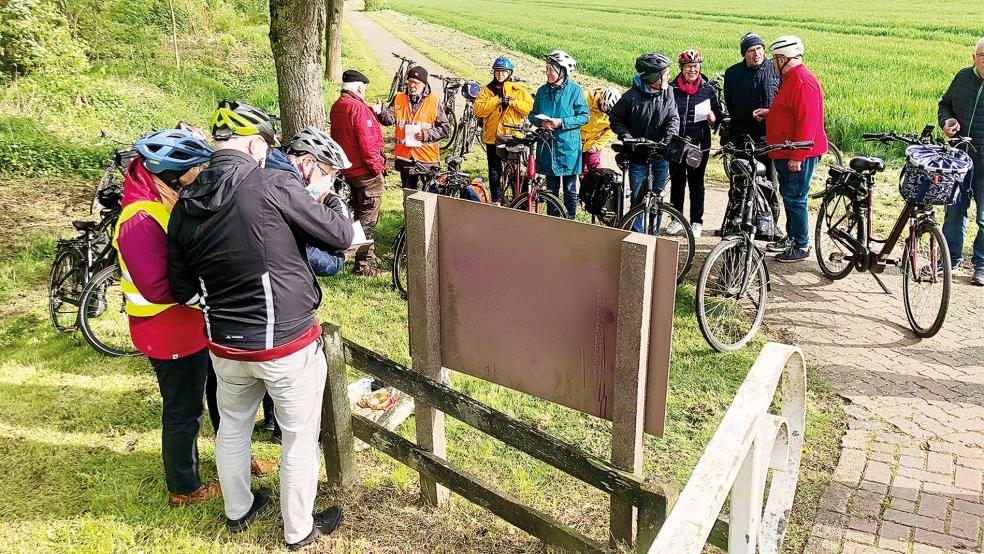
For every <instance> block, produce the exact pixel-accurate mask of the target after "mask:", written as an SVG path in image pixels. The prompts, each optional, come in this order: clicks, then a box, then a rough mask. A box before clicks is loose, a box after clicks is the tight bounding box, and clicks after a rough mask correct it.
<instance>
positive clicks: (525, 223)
mask: <svg viewBox="0 0 984 554" xmlns="http://www.w3.org/2000/svg"><path fill="white" fill-rule="evenodd" d="M437 226H438V227H439V229H440V232H439V233H438V268H439V278H440V323H441V326H440V327H441V362H442V365H443V366H445V367H448V368H451V369H454V370H456V371H460V372H462V373H466V374H468V375H472V376H475V377H478V378H481V379H484V380H486V381H490V382H492V383H496V384H499V385H502V386H505V387H508V388H510V389H514V390H517V391H520V392H524V393H527V394H531V395H534V396H537V397H539V398H543V399H545V400H549V401H551V402H555V403H557V404H561V405H564V406H567V407H570V408H573V409H576V410H579V411H581V412H584V413H588V414H591V415H594V416H597V417H601V418H605V419H608V420H611V419H612V398H613V396H612V395H613V382H614V379H613V375H614V368H615V350H616V349H615V344H616V334H617V325H616V322H617V320H618V297H619V290H618V288H619V271H620V267H619V266H620V247H621V246H620V245H621V241H622V239H623V238H625V237H626V236H627V235H628V234H629V232H627V231H621V230H615V229H609V228H605V227H601V226H597V225H588V224H583V223H577V222H571V221H567V220H563V219H558V218H553V217H546V216H537V215H532V214H528V213H525V212H521V211H517V210H510V209H503V208H498V207H494V206H488V205H481V204H477V203H474V202H467V201H462V200H457V199H453V198H447V197H441V198H439V199H438V203H437ZM656 242H657V246H656V249H655V253H654V255H655V258H656V259H655V262H654V268H655V270H654V272H653V281H652V284H651V286H652V314H651V321H650V333H649V357H648V371H647V379H646V384H647V386H646V402H645V422H644V429H645V431H646V432H647V433H649V434H652V435H656V436H660V435H662V432H663V424H664V417H665V410H666V392H667V376H668V373H669V361H670V338H671V334H672V330H673V304H674V294H675V289H676V285H675V276H676V267H677V244H676V242H674V241H671V240H657V241H656Z"/></svg>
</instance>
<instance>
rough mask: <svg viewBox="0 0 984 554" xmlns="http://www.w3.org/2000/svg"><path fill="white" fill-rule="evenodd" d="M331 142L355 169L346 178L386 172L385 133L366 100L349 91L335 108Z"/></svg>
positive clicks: (350, 169)
mask: <svg viewBox="0 0 984 554" xmlns="http://www.w3.org/2000/svg"><path fill="white" fill-rule="evenodd" d="M329 119H330V122H331V138H332V139H334V140H335V142H337V143H338V144H339V146H341V147H342V150H343V151H344V152H345V156H346V157H347V158H348V159H349V161H350V162H352V167H350V168H348V169H345V170H343V171H342V174H343V175H345V176H346V177H361V176H363V175H380V174H382V172H383V170H384V169H386V158H385V157H384V156H383V150H384V149H385V148H386V143H385V142H383V130H382V128H381V127H380V125H379V120H377V119H376V114H375V113H374V112H373V111H372V109H371V108H369V106H367V105H366V103H365V102H363V101H362V99H360V98H358V97H357V96H355V95H354V94H352V93H351V92H349V91H347V90H343V91H342V95H341V96H339V97H338V100H336V101H335V103H334V104H332V105H331V113H330V114H329Z"/></svg>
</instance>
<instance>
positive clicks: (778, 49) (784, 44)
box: [769, 35, 804, 58]
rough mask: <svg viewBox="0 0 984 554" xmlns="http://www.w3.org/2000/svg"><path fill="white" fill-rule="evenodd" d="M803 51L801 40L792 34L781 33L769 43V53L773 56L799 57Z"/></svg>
mask: <svg viewBox="0 0 984 554" xmlns="http://www.w3.org/2000/svg"><path fill="white" fill-rule="evenodd" d="M803 51H804V48H803V41H802V40H800V38H799V37H794V36H793V35H783V36H781V37H779V38H777V39H776V40H774V41H772V44H770V45H769V53H770V54H772V55H773V56H776V55H778V56H784V57H786V58H800V57H802V56H803Z"/></svg>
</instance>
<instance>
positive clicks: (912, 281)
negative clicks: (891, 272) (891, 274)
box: [902, 223, 951, 338]
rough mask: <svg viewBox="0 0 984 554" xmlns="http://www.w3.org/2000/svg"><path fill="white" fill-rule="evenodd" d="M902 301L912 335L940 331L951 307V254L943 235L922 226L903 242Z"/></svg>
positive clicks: (932, 228)
mask: <svg viewBox="0 0 984 554" xmlns="http://www.w3.org/2000/svg"><path fill="white" fill-rule="evenodd" d="M902 256H903V258H902V302H903V304H905V316H906V318H908V320H909V326H910V327H912V330H913V332H915V333H916V335H917V336H919V337H922V338H928V337H931V336H933V335H935V334H936V333H938V332H939V330H940V328H941V327H943V320H945V319H946V312H947V309H948V308H949V305H950V278H951V276H950V251H949V249H948V248H947V245H946V240H944V238H943V233H941V232H940V230H939V228H938V227H936V226H935V225H932V224H929V223H924V224H922V225H920V226H919V227H918V228H917V229H916V231H915V233H914V235H913V236H912V237H910V238H909V239H907V240H906V244H905V249H904V251H903V254H902Z"/></svg>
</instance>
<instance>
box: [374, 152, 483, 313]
mask: <svg viewBox="0 0 984 554" xmlns="http://www.w3.org/2000/svg"><path fill="white" fill-rule="evenodd" d="M445 163H447V166H448V169H447V170H446V171H441V170H440V168H439V167H437V166H434V167H427V166H424V165H422V164H420V162H416V163H415V165H414V167H413V169H412V170H415V171H416V172H418V173H420V174H422V175H427V179H426V181H425V183H424V185H423V187H422V188H423V190H427V191H430V192H434V193H437V194H441V195H443V196H459V197H460V196H461V191H462V190H463V189H464V188H465V187H466V186H468V183H469V179H468V174H467V173H464V172H463V171H461V163H462V159H461V157H458V156H449V157H448V158H447V159H446V160H445ZM408 267H409V266H408V264H407V229H406V226H403V227H400V230H399V232H397V234H396V239H395V240H394V241H393V267H392V269H391V280H392V283H393V288H395V289H396V291H397V292H398V293H399V294H400V297H401V298H403V299H404V300H406V298H407V269H408Z"/></svg>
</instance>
